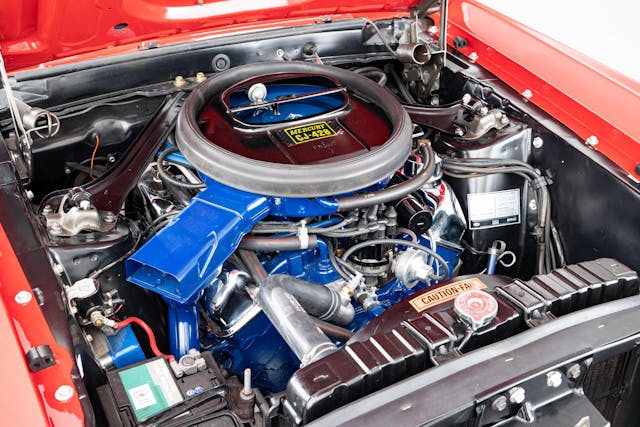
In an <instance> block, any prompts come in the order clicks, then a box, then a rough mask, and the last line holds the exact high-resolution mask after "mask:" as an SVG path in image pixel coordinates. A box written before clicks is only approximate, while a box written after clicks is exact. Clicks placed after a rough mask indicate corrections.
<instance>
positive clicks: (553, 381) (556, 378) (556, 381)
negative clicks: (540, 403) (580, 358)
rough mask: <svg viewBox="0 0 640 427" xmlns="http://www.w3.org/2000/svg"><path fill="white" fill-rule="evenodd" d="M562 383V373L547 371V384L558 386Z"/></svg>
mask: <svg viewBox="0 0 640 427" xmlns="http://www.w3.org/2000/svg"><path fill="white" fill-rule="evenodd" d="M561 384H562V374H561V373H560V372H559V371H551V372H547V385H548V386H549V387H553V388H558V387H560V385H561Z"/></svg>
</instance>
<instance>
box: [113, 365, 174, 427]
mask: <svg viewBox="0 0 640 427" xmlns="http://www.w3.org/2000/svg"><path fill="white" fill-rule="evenodd" d="M119 375H120V380H121V381H122V385H123V386H124V389H125V390H126V392H127V396H128V397H129V401H130V402H131V407H132V408H133V412H134V413H135V415H136V418H137V419H138V421H144V420H146V419H147V418H149V417H151V416H152V415H155V414H157V413H159V412H162V411H164V410H165V409H167V408H169V407H171V406H173V405H175V404H176V403H179V402H182V401H183V400H184V399H183V398H182V394H181V393H180V390H179V389H178V386H177V385H176V383H175V380H174V379H173V374H172V373H171V371H170V370H169V367H168V366H167V364H166V362H165V361H164V360H162V359H156V360H153V361H151V362H149V363H145V364H144V365H139V366H135V367H133V368H130V369H125V370H123V371H121V372H119Z"/></svg>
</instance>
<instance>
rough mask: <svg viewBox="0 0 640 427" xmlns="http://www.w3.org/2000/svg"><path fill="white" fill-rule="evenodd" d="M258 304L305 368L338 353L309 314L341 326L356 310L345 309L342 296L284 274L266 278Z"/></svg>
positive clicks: (346, 307)
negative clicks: (330, 354) (335, 352)
mask: <svg viewBox="0 0 640 427" xmlns="http://www.w3.org/2000/svg"><path fill="white" fill-rule="evenodd" d="M258 302H259V304H260V306H261V307H262V310H263V311H264V313H265V314H266V315H267V317H268V318H269V320H271V322H272V323H273V325H274V326H275V327H276V329H277V330H278V332H280V335H282V337H283V338H284V340H285V341H286V342H287V344H289V347H291V349H292V350H293V352H294V353H295V354H296V356H298V358H299V359H300V361H301V362H302V365H303V366H304V365H307V364H309V363H311V362H313V361H315V360H318V359H320V358H322V357H324V356H326V355H328V354H329V353H332V352H334V351H335V350H337V347H336V346H335V345H334V344H333V343H332V342H331V340H329V338H327V336H326V335H325V334H324V333H323V332H321V331H320V329H318V327H317V326H316V324H315V323H314V321H313V319H311V317H310V316H309V314H311V315H313V316H315V317H318V318H320V319H323V320H328V321H330V322H335V323H341V324H347V323H349V322H351V320H353V316H354V309H353V306H352V305H351V304H349V303H348V302H347V304H345V305H343V303H342V298H341V297H340V294H339V293H338V292H336V291H334V290H331V289H329V288H327V287H325V286H322V285H319V284H315V283H311V282H306V281H304V280H300V279H298V278H296V277H293V276H287V275H284V274H274V275H272V276H268V277H267V278H266V280H265V281H264V283H263V284H262V286H260V291H259V292H258Z"/></svg>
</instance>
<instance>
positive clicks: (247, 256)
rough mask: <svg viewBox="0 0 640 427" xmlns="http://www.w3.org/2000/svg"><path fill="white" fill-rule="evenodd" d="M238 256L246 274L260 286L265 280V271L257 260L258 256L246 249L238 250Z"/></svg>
mask: <svg viewBox="0 0 640 427" xmlns="http://www.w3.org/2000/svg"><path fill="white" fill-rule="evenodd" d="M238 256H239V257H240V259H241V260H242V262H243V263H244V265H245V267H246V271H247V273H249V276H251V278H252V279H253V280H255V282H256V283H258V284H262V283H263V282H264V280H265V279H266V278H267V276H268V274H267V270H265V269H264V267H263V265H262V263H261V262H260V260H259V259H258V256H257V255H256V253H255V252H253V251H248V250H246V249H240V250H238Z"/></svg>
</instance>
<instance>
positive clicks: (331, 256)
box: [325, 240, 352, 282]
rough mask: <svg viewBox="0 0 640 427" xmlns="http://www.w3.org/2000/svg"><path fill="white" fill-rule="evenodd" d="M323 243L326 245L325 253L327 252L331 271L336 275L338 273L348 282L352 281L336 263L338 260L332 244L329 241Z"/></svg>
mask: <svg viewBox="0 0 640 427" xmlns="http://www.w3.org/2000/svg"><path fill="white" fill-rule="evenodd" d="M325 243H326V245H327V252H329V261H330V262H331V265H332V266H333V269H334V270H335V271H336V273H338V275H339V276H340V277H342V278H343V279H344V280H346V281H347V282H349V281H350V280H351V279H352V277H351V276H349V275H348V274H347V273H346V272H345V271H344V270H343V269H342V266H341V265H340V264H339V263H338V258H336V252H335V247H334V246H333V243H331V241H329V240H326V241H325Z"/></svg>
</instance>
